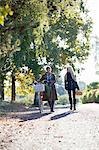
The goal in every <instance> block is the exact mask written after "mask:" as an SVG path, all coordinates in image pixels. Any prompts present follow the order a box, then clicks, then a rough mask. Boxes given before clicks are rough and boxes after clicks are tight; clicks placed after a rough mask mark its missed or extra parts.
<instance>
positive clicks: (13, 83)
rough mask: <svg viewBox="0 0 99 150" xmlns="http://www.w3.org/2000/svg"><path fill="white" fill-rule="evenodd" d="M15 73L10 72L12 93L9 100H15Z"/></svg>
mask: <svg viewBox="0 0 99 150" xmlns="http://www.w3.org/2000/svg"><path fill="white" fill-rule="evenodd" d="M15 96H16V94H15V75H14V73H12V94H11V102H13V101H15Z"/></svg>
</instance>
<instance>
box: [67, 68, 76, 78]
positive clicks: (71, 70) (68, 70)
mask: <svg viewBox="0 0 99 150" xmlns="http://www.w3.org/2000/svg"><path fill="white" fill-rule="evenodd" d="M67 72H69V73H70V74H71V76H72V79H73V80H74V81H76V77H75V74H74V71H73V69H72V67H67ZM66 79H67V73H66V75H65V80H66Z"/></svg>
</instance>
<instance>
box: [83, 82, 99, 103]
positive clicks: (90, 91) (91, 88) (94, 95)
mask: <svg viewBox="0 0 99 150" xmlns="http://www.w3.org/2000/svg"><path fill="white" fill-rule="evenodd" d="M81 99H82V103H84V104H85V103H93V102H95V103H99V82H93V83H91V84H90V85H88V86H87V88H86V90H85V91H84V93H83V95H82V98H81Z"/></svg>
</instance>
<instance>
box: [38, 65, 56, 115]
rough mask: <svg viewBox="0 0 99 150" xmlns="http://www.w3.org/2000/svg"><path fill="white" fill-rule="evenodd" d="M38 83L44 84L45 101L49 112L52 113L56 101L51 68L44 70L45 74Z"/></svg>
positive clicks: (53, 76)
mask: <svg viewBox="0 0 99 150" xmlns="http://www.w3.org/2000/svg"><path fill="white" fill-rule="evenodd" d="M40 81H44V83H45V93H46V99H47V100H48V103H49V106H50V109H51V112H54V103H55V100H57V93H56V88H55V82H56V80H55V75H54V74H53V73H52V69H51V67H47V68H46V73H45V74H44V75H43V76H42V77H41V79H40Z"/></svg>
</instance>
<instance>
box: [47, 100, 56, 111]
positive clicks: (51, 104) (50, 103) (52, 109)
mask: <svg viewBox="0 0 99 150" xmlns="http://www.w3.org/2000/svg"><path fill="white" fill-rule="evenodd" d="M48 103H49V106H50V109H51V111H54V103H55V101H54V100H51V101H48Z"/></svg>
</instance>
